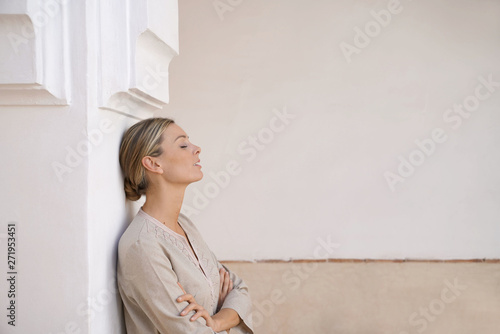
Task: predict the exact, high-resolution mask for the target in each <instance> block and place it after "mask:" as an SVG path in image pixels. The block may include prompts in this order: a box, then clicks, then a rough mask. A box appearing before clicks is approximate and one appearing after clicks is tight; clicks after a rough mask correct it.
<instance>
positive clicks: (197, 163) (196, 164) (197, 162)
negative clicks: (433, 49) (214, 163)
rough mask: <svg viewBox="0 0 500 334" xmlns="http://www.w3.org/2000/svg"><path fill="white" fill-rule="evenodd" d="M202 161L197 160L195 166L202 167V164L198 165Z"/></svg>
mask: <svg viewBox="0 0 500 334" xmlns="http://www.w3.org/2000/svg"><path fill="white" fill-rule="evenodd" d="M200 161H201V160H198V161H197V162H195V163H194V165H193V166H195V167H200V168H201V165H198V164H199V163H200Z"/></svg>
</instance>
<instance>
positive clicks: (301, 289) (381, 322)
mask: <svg viewBox="0 0 500 334" xmlns="http://www.w3.org/2000/svg"><path fill="white" fill-rule="evenodd" d="M225 264H226V265H227V266H228V267H229V268H230V269H231V270H234V271H235V272H236V273H237V274H238V275H239V276H240V277H242V278H243V279H244V280H245V281H246V283H247V284H248V286H249V288H250V290H251V295H252V299H253V304H254V310H253V319H254V322H255V325H256V333H258V334H267V333H286V334H294V333H301V334H303V333H308V334H309V333H322V334H324V333H335V334H344V333H345V334H378V333H380V334H382V333H383V334H414V333H426V334H438V333H439V334H443V333H453V334H472V333H481V334H497V333H499V331H500V263H484V262H481V263H470V262H465V263H463V262H462V263H450V262H402V263H397V262H320V263H318V262H268V263H266V262H264V263H263V262H260V263H251V262H246V263H245V262H229V263H225Z"/></svg>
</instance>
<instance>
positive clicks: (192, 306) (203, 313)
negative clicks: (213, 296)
mask: <svg viewBox="0 0 500 334" xmlns="http://www.w3.org/2000/svg"><path fill="white" fill-rule="evenodd" d="M177 284H179V286H180V287H181V289H182V291H183V292H184V294H183V295H182V296H180V297H179V298H177V302H179V303H181V302H184V301H187V302H188V303H189V305H188V306H186V308H185V309H184V310H182V312H181V314H180V315H182V316H184V315H187V314H188V313H189V312H190V311H192V310H195V311H196V313H195V314H194V315H193V316H192V317H191V319H189V320H190V321H195V320H196V319H198V318H199V317H202V318H203V319H205V322H206V323H207V326H208V327H210V328H212V329H213V330H214V331H215V332H218V328H216V326H217V324H216V322H215V321H214V319H212V317H211V316H210V314H209V313H208V311H207V310H205V308H204V307H203V306H201V305H200V304H198V303H197V302H196V300H195V299H194V297H193V295H190V294H189V293H186V291H185V290H184V288H183V287H182V285H181V283H179V282H177Z"/></svg>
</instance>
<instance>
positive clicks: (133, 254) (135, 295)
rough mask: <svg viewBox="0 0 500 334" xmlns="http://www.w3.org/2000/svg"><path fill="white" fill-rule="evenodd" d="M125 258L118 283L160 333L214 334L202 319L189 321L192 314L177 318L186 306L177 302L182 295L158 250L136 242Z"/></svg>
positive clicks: (166, 260)
mask: <svg viewBox="0 0 500 334" xmlns="http://www.w3.org/2000/svg"><path fill="white" fill-rule="evenodd" d="M124 255H125V259H124V261H126V262H127V266H126V267H124V268H123V269H124V272H123V277H122V282H121V285H122V290H123V291H124V294H125V295H126V296H124V297H125V298H128V299H129V300H130V301H131V303H133V304H135V305H137V306H138V307H139V308H140V309H141V310H142V312H144V315H145V316H146V317H148V318H149V320H150V321H151V322H152V323H153V324H154V326H155V327H156V329H157V330H158V331H159V332H160V333H162V334H178V333H195V334H213V333H215V332H214V331H213V330H212V329H211V328H210V327H208V326H206V322H205V319H203V318H201V317H200V318H198V319H196V320H195V321H190V320H189V319H190V318H191V317H192V316H193V315H194V314H195V311H191V312H189V313H188V314H187V315H185V316H181V315H180V313H181V311H182V310H183V309H184V308H186V306H188V305H189V303H188V302H187V301H184V302H181V303H179V302H177V300H176V299H177V298H178V297H179V296H181V295H183V294H184V292H183V291H182V290H181V288H180V287H179V285H178V284H177V282H178V280H177V275H176V274H175V272H174V271H173V269H172V265H171V263H170V260H169V259H168V257H167V256H166V255H165V254H164V253H163V252H162V251H161V250H160V249H159V248H158V247H154V246H149V245H148V244H147V243H145V242H143V243H141V242H140V241H136V243H135V244H134V245H132V246H131V247H129V248H128V250H127V252H126V254H124ZM218 333H220V334H226V331H222V332H218Z"/></svg>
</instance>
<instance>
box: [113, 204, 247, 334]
mask: <svg viewBox="0 0 500 334" xmlns="http://www.w3.org/2000/svg"><path fill="white" fill-rule="evenodd" d="M179 224H180V225H181V227H182V229H183V230H184V232H185V233H186V236H187V237H188V239H189V242H190V243H191V246H192V247H193V249H194V252H195V253H196V257H197V258H198V259H199V261H198V260H197V259H196V257H195V255H194V254H193V252H192V250H191V248H190V247H189V244H188V240H186V238H185V237H184V236H182V235H180V234H178V233H176V232H174V231H172V230H171V229H169V228H168V227H166V226H165V225H164V224H162V223H161V222H159V221H158V220H156V219H155V218H153V217H151V216H150V215H148V214H147V213H146V212H144V211H143V210H142V209H141V210H139V212H138V213H137V215H136V216H135V218H134V220H133V221H132V222H131V223H130V225H129V227H128V228H127V229H126V231H125V232H124V233H123V235H122V237H121V238H120V243H119V246H118V273H117V276H118V288H119V291H120V295H121V298H122V301H123V306H124V315H125V325H126V328H127V333H128V334H149V333H155V334H156V333H162V334H180V333H189V334H195V333H196V334H205V333H206V334H213V333H215V332H214V331H213V330H212V329H211V328H210V327H207V326H206V322H205V319H203V318H201V317H200V318H198V319H196V320H195V321H190V320H189V319H190V318H191V317H192V316H193V315H194V314H195V312H194V311H191V312H189V314H187V315H185V316H181V315H180V312H181V311H182V310H183V309H184V308H185V307H186V306H188V305H189V303H188V302H182V303H178V302H177V301H176V299H177V298H178V297H179V296H181V295H183V294H184V292H183V291H182V290H181V288H180V287H179V285H178V284H177V282H179V283H180V284H181V285H182V287H183V288H184V290H186V292H187V293H189V294H192V295H193V296H194V298H195V299H196V302H197V303H198V304H200V305H201V306H203V307H204V308H205V309H206V310H207V311H208V312H209V313H210V315H211V316H212V315H214V314H215V313H217V312H218V311H219V310H218V309H217V301H218V299H219V286H220V278H219V269H220V268H222V267H224V268H225V269H226V270H227V271H228V272H229V273H230V278H231V279H232V280H233V286H234V287H233V290H232V291H231V292H229V294H228V295H227V297H226V299H225V301H224V303H223V305H222V307H221V308H231V309H233V310H235V311H236V312H237V313H238V315H239V317H240V318H241V320H242V321H241V322H240V324H239V325H238V326H236V327H234V328H232V329H231V330H230V332H231V334H243V333H245V334H254V331H253V329H252V321H251V315H250V314H251V307H252V302H251V299H250V294H249V292H248V286H247V285H246V284H245V282H243V280H242V279H241V278H239V277H238V276H237V275H236V274H235V273H234V272H232V271H230V270H229V269H227V267H225V266H223V265H222V264H221V263H220V262H219V261H217V258H216V257H215V254H214V253H213V252H212V251H211V250H210V249H209V248H208V246H207V244H206V243H205V241H204V240H203V238H202V237H201V235H200V233H199V232H198V229H197V228H196V226H195V225H194V224H193V223H192V222H191V220H189V218H187V217H186V216H185V215H183V214H180V215H179ZM220 333H223V334H226V331H222V332H220Z"/></svg>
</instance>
